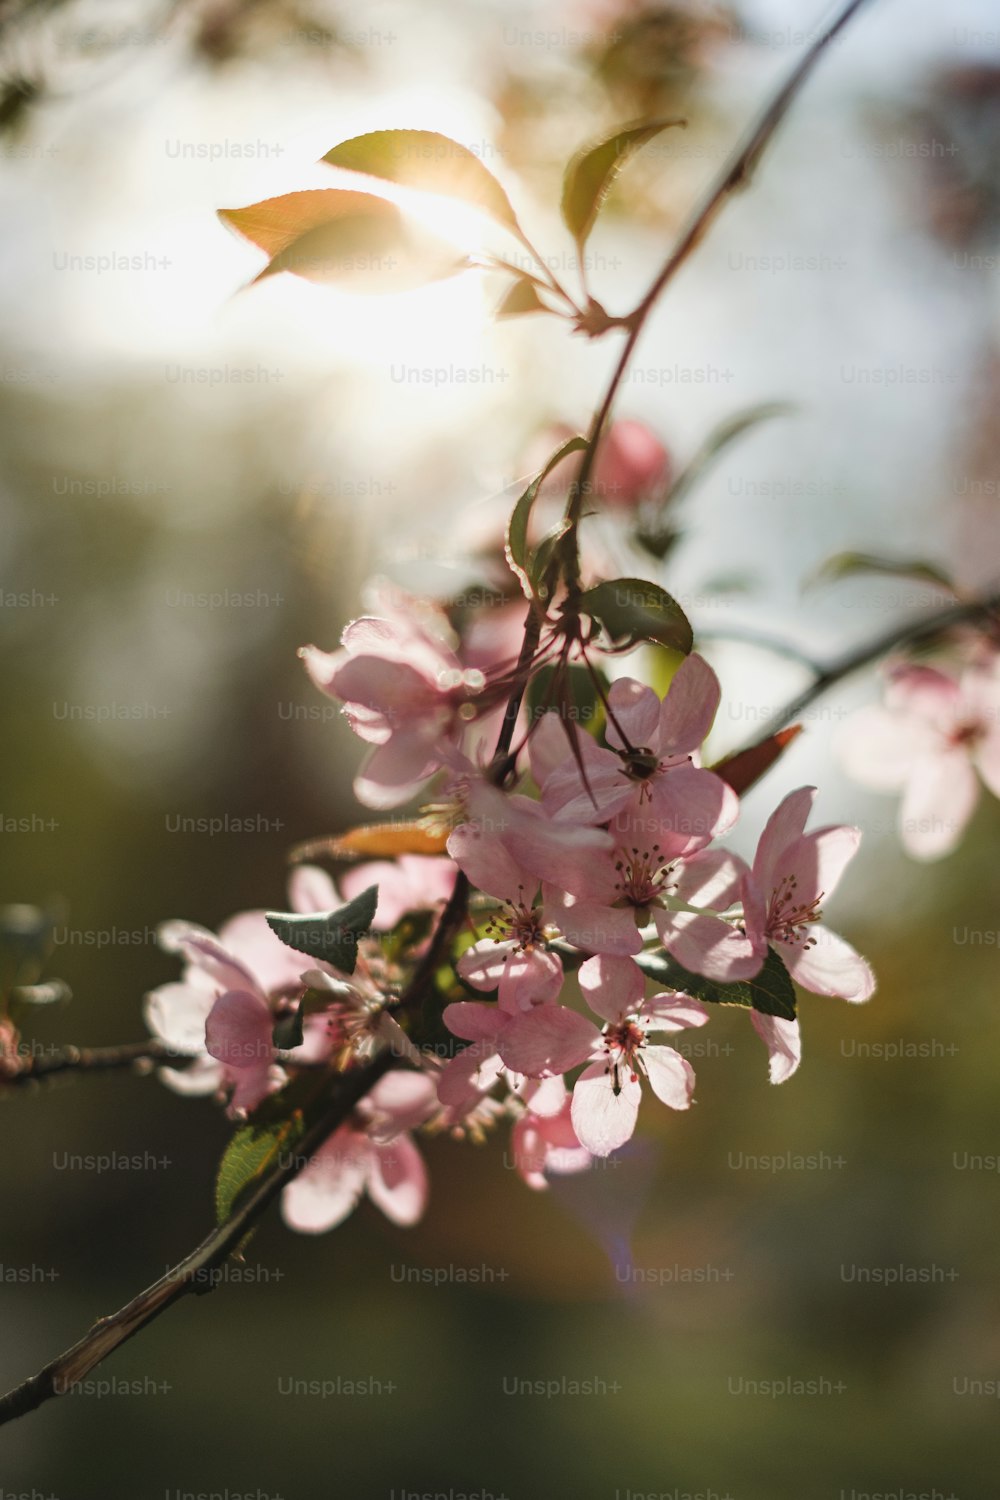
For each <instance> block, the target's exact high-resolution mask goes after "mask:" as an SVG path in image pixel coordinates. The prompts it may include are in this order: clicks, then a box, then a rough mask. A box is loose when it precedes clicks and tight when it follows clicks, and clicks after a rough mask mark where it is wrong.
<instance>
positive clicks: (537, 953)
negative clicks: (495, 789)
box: [448, 794, 563, 1012]
mask: <svg viewBox="0 0 1000 1500" xmlns="http://www.w3.org/2000/svg"><path fill="white" fill-rule="evenodd" d="M478 805H479V808H480V810H481V811H482V810H483V809H485V808H489V807H492V808H495V809H496V810H497V816H498V817H502V818H503V819H505V820H506V819H507V817H508V813H509V804H508V803H507V802H506V801H504V799H503V798H502V797H501V796H500V795H499V794H497V795H496V796H495V797H492V798H481V799H480V801H479V804H478ZM528 805H529V806H530V805H531V804H528ZM514 812H515V814H516V809H514ZM528 816H530V815H528ZM504 832H506V830H503V831H502V832H500V833H494V832H491V831H490V830H489V829H488V828H487V827H485V826H484V824H483V823H464V824H462V826H461V827H459V828H456V829H455V831H454V832H453V833H452V835H451V837H450V838H449V840H448V852H449V854H450V855H451V856H452V858H453V859H454V860H455V862H456V863H457V864H458V865H459V866H460V868H461V869H462V870H463V871H464V872H465V874H466V875H467V876H468V877H469V879H470V880H471V881H472V883H473V884H474V885H475V886H476V888H477V889H478V890H480V891H482V892H483V893H484V894H485V895H487V896H493V897H495V898H496V899H497V900H498V901H500V902H502V903H503V904H502V906H501V908H500V910H499V911H498V912H497V913H496V914H495V915H494V916H493V917H492V918H491V919H490V924H489V928H488V935H487V936H486V937H485V938H484V939H482V940H481V941H479V942H477V943H475V944H474V945H473V946H472V947H471V948H469V949H468V950H467V951H466V952H465V953H463V954H462V957H461V958H460V959H459V961H458V972H459V974H460V975H461V976H462V978H463V979H464V980H466V982H467V983H469V984H471V985H472V986H473V988H474V989H477V990H484V991H492V990H498V991H499V1000H500V1007H501V1009H502V1010H505V1011H511V1012H514V1011H518V1010H520V1009H521V1008H522V1007H523V1006H524V1005H525V1004H532V1003H540V1002H542V1001H543V1000H554V999H555V998H556V996H557V995H558V993H559V990H560V989H561V987H562V977H563V975H562V964H561V962H560V960H559V959H558V958H557V957H556V956H555V954H553V953H550V952H549V951H548V948H547V946H546V945H547V941H548V940H549V939H551V938H552V937H553V936H555V929H554V928H552V927H551V926H548V925H547V924H546V922H545V917H544V913H543V910H542V907H541V905H540V904H536V900H535V898H536V896H537V893H538V887H539V878H538V875H537V874H533V873H532V872H531V871H530V870H528V869H526V868H525V867H524V865H521V864H519V863H518V862H517V860H516V859H515V858H514V856H513V855H512V854H511V853H510V852H509V850H508V848H507V846H506V844H505V843H504V841H503V833H504Z"/></svg>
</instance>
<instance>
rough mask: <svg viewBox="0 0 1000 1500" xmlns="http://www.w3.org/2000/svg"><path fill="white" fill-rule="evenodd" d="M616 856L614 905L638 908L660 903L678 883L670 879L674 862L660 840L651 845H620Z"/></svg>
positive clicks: (641, 908)
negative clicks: (672, 862) (627, 846)
mask: <svg viewBox="0 0 1000 1500" xmlns="http://www.w3.org/2000/svg"><path fill="white" fill-rule="evenodd" d="M615 852H616V855H617V858H616V860H615V872H616V874H617V877H618V878H617V879H616V881H615V890H616V891H617V892H618V895H617V896H616V898H615V901H614V903H613V904H614V905H615V906H634V907H635V908H636V910H637V911H641V910H643V909H644V908H645V907H647V906H658V905H659V904H660V903H661V902H662V901H663V898H664V897H665V896H667V895H668V894H669V892H670V890H671V889H672V888H673V887H674V886H675V885H676V883H677V882H676V880H671V875H672V873H673V869H674V867H673V865H672V864H668V863H667V862H666V861H665V860H664V858H663V854H662V852H661V850H660V846H659V844H653V845H652V846H651V848H649V849H638V848H635V847H633V848H632V849H617V850H616V851H615Z"/></svg>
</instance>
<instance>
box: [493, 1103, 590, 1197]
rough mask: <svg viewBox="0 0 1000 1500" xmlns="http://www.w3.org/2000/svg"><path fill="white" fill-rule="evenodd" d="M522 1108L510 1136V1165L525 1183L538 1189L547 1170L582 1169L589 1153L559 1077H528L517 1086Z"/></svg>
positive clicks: (544, 1184)
mask: <svg viewBox="0 0 1000 1500" xmlns="http://www.w3.org/2000/svg"><path fill="white" fill-rule="evenodd" d="M520 1096H521V1098H522V1099H523V1100H524V1103H525V1105H526V1108H525V1110H524V1113H523V1114H521V1115H520V1116H519V1117H518V1120H517V1123H516V1124H515V1126H514V1130H513V1133H512V1136H511V1151H512V1153H513V1158H514V1160H513V1165H514V1166H515V1168H516V1169H517V1171H518V1173H519V1174H520V1176H521V1178H522V1179H523V1180H524V1182H526V1183H527V1185H528V1187H530V1188H534V1189H535V1191H536V1192H537V1191H541V1190H542V1189H544V1188H547V1187H548V1185H549V1182H548V1178H549V1174H550V1173H552V1174H554V1175H556V1176H557V1177H558V1176H567V1175H571V1174H573V1173H576V1172H585V1171H586V1170H587V1168H588V1167H589V1166H590V1165H591V1162H592V1161H593V1157H592V1156H591V1154H590V1152H589V1151H588V1150H587V1148H586V1147H585V1146H582V1145H581V1144H580V1142H579V1140H578V1139H577V1134H576V1131H575V1130H574V1129H573V1121H572V1119H571V1118H570V1109H571V1102H572V1101H571V1098H570V1094H569V1091H568V1090H567V1088H566V1084H565V1081H564V1080H563V1079H562V1078H561V1077H553V1078H543V1079H528V1080H526V1082H525V1083H524V1085H523V1086H522V1088H521V1090H520Z"/></svg>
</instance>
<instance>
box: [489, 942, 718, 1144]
mask: <svg viewBox="0 0 1000 1500" xmlns="http://www.w3.org/2000/svg"><path fill="white" fill-rule="evenodd" d="M579 979H580V988H581V990H582V991H583V994H584V996H585V998H586V1000H587V1003H588V1005H589V1006H590V1008H591V1010H592V1011H593V1012H594V1013H595V1015H597V1016H599V1017H601V1019H602V1020H603V1021H604V1023H605V1024H604V1026H603V1028H598V1027H597V1026H595V1025H594V1023H593V1022H592V1021H589V1020H588V1019H587V1018H586V1017H585V1016H580V1015H577V1013H576V1012H575V1011H570V1010H569V1009H568V1008H566V1007H564V1006H542V1007H540V1008H538V1009H536V1010H532V1011H530V1012H528V1013H527V1014H524V1015H522V1016H520V1017H518V1018H517V1019H516V1020H514V1021H512V1022H511V1023H510V1025H509V1026H508V1027H507V1029H506V1033H505V1035H504V1037H503V1038H502V1043H503V1049H504V1058H505V1061H506V1062H507V1064H508V1066H509V1067H511V1068H513V1069H515V1070H516V1071H517V1072H521V1073H525V1074H527V1075H529V1076H534V1077H537V1076H540V1075H543V1074H545V1073H548V1072H561V1071H563V1069H564V1068H566V1067H568V1066H574V1065H575V1064H576V1063H580V1062H584V1061H586V1060H588V1059H590V1065H589V1066H588V1067H587V1068H585V1069H584V1072H583V1073H582V1074H581V1076H580V1078H579V1079H578V1080H577V1083H576V1087H575V1088H574V1090H573V1104H572V1110H571V1120H572V1124H573V1128H574V1130H575V1131H576V1135H577V1139H578V1140H579V1142H580V1144H581V1145H582V1146H584V1147H585V1148H586V1149H587V1150H588V1151H589V1152H591V1154H592V1155H594V1156H607V1155H609V1153H610V1152H612V1151H616V1150H617V1149H618V1147H619V1146H622V1145H624V1143H625V1142H626V1141H627V1140H628V1139H629V1137H630V1136H631V1135H632V1132H633V1130H634V1129H635V1122H636V1118H637V1116H638V1113H639V1099H640V1096H641V1086H640V1082H639V1074H640V1072H641V1073H643V1074H645V1076H646V1078H647V1079H648V1081H649V1085H650V1087H651V1088H652V1090H653V1092H654V1094H656V1096H657V1098H659V1099H661V1100H662V1101H663V1103H664V1104H668V1105H669V1106H670V1107H671V1108H672V1109H687V1108H688V1106H689V1104H690V1103H691V1095H692V1093H693V1091H694V1081H695V1080H694V1070H693V1068H692V1067H691V1065H690V1063H689V1062H688V1061H687V1060H686V1058H683V1057H681V1055H680V1053H678V1052H676V1051H675V1050H674V1049H673V1048H672V1047H666V1046H663V1045H660V1044H656V1043H652V1042H650V1041H649V1040H648V1034H649V1033H652V1032H659V1031H679V1030H681V1029H682V1028H684V1027H687V1026H703V1025H704V1024H705V1022H706V1021H707V1020H708V1012H707V1011H706V1010H705V1008H704V1006H703V1005H701V1004H700V1003H699V1002H698V1001H697V1000H692V999H691V998H690V997H689V996H687V995H681V994H677V993H676V992H664V993H661V994H657V995H653V996H652V997H651V998H650V999H648V1000H647V999H645V998H644V990H645V982H644V980H643V977H642V974H641V972H640V970H639V969H638V968H637V967H636V965H635V964H634V963H632V961H631V960H630V959H623V958H610V957H607V956H604V955H602V956H599V957H597V958H590V959H588V960H587V961H586V963H584V964H583V965H582V966H581V968H580V974H579ZM550 1012H553V1013H555V1015H559V1016H561V1018H564V1023H563V1021H562V1020H560V1022H559V1023H558V1024H554V1021H555V1015H553V1014H550ZM570 1038H572V1040H573V1045H572V1047H570V1046H569V1045H568V1042H569V1039H570ZM557 1049H559V1050H560V1053H561V1055H560V1056H559V1058H558V1062H557V1064H556V1066H554V1067H553V1052H554V1051H555V1050H557Z"/></svg>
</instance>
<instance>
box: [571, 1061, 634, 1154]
mask: <svg viewBox="0 0 1000 1500" xmlns="http://www.w3.org/2000/svg"><path fill="white" fill-rule="evenodd" d="M618 1077H619V1089H618V1093H617V1094H616V1093H615V1090H614V1076H613V1074H610V1073H608V1072H607V1071H606V1065H605V1064H604V1063H603V1062H598V1063H593V1064H592V1066H591V1067H589V1068H587V1069H586V1070H585V1071H584V1072H583V1073H581V1075H580V1077H579V1078H578V1079H577V1081H576V1087H575V1088H574V1090H573V1104H572V1109H571V1113H570V1118H571V1119H572V1122H573V1129H574V1130H575V1131H576V1135H577V1139H578V1140H579V1142H580V1144H581V1145H582V1146H585V1147H586V1148H587V1150H588V1151H589V1152H590V1153H591V1155H592V1156H610V1155H611V1152H612V1151H617V1150H618V1147H619V1146H624V1144H625V1142H626V1141H627V1140H629V1139H631V1136H632V1134H633V1132H634V1130H635V1122H636V1120H637V1119H638V1116H639V1102H640V1100H641V1099H642V1087H641V1085H640V1083H639V1080H638V1079H637V1078H636V1079H633V1078H632V1076H631V1074H630V1073H629V1071H628V1069H627V1068H621V1069H619V1074H618Z"/></svg>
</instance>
